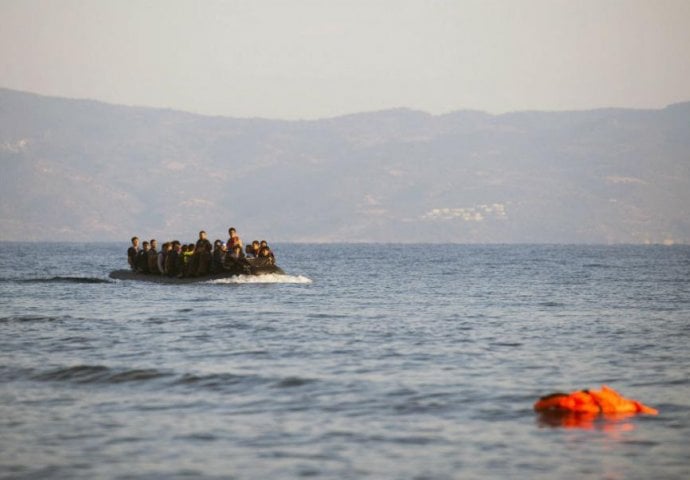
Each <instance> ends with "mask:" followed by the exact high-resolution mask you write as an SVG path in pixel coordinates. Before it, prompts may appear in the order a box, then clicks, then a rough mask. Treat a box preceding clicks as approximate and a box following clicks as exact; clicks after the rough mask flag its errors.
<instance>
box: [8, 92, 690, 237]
mask: <svg viewBox="0 0 690 480" xmlns="http://www.w3.org/2000/svg"><path fill="white" fill-rule="evenodd" d="M689 152H690V103H682V104H675V105H671V106H669V107H667V108H664V109H659V110H625V109H603V110H593V111H582V112H559V113H542V112H521V113H512V114H503V115H490V114H486V113H482V112H476V111H458V112H454V113H450V114H446V115H440V116H432V115H429V114H427V113H424V112H419V111H414V110H406V109H396V110H386V111H381V112H374V113H365V114H357V115H349V116H343V117H337V118H332V119H327V120H319V121H275V120H248V119H244V120H243V119H233V118H224V117H208V116H200V115H194V114H189V113H183V112H178V111H172V110H156V109H149V108H132V107H121V106H112V105H106V104H103V103H99V102H93V101H83V100H82V101H78V100H65V99H60V98H47V97H40V96H37V95H32V94H26V93H21V92H16V91H12V90H5V89H0V168H2V175H1V176H0V224H2V229H0V240H26V239H30V240H113V239H119V240H123V241H125V242H126V239H127V238H128V237H129V236H130V235H134V234H137V235H139V236H142V237H145V238H150V237H157V238H159V239H171V238H178V239H181V240H193V239H194V238H195V237H196V232H197V231H198V230H199V229H202V228H203V229H205V230H207V231H208V232H209V234H210V235H211V237H212V238H224V237H225V235H226V232H227V228H228V227H229V226H230V225H234V226H236V227H238V229H239V230H240V232H241V234H242V235H243V236H244V239H245V240H251V239H253V238H266V239H268V240H270V241H312V242H358V241H376V242H482V243H484V242H490V243H509V242H523V243H532V242H549V243H583V242H584V243H650V242H651V243H690V153H689Z"/></svg>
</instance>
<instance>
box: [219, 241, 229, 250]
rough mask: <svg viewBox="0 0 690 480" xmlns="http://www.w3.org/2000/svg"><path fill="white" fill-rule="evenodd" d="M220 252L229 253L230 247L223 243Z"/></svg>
mask: <svg viewBox="0 0 690 480" xmlns="http://www.w3.org/2000/svg"><path fill="white" fill-rule="evenodd" d="M220 251H221V252H227V251H228V246H227V245H226V244H224V243H222V242H221V244H220Z"/></svg>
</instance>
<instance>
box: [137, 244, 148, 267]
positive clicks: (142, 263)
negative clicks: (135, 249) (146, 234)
mask: <svg viewBox="0 0 690 480" xmlns="http://www.w3.org/2000/svg"><path fill="white" fill-rule="evenodd" d="M142 247H143V249H142V250H139V253H137V260H136V262H137V270H138V271H140V272H141V273H149V250H150V248H149V242H147V241H144V243H143V244H142Z"/></svg>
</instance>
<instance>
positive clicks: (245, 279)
mask: <svg viewBox="0 0 690 480" xmlns="http://www.w3.org/2000/svg"><path fill="white" fill-rule="evenodd" d="M208 283H215V284H225V283H228V284H230V283H232V284H239V283H302V284H304V283H311V279H310V278H307V277H305V276H303V275H278V274H275V273H269V274H266V275H235V276H233V277H228V278H219V279H217V280H209V281H208Z"/></svg>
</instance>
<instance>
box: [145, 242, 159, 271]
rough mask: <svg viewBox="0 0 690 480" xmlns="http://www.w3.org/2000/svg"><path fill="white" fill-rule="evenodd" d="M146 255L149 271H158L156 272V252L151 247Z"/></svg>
mask: <svg viewBox="0 0 690 480" xmlns="http://www.w3.org/2000/svg"><path fill="white" fill-rule="evenodd" d="M147 255H148V257H147V258H146V261H147V263H148V266H149V273H159V272H158V252H157V251H155V250H154V249H153V248H152V249H151V250H149V251H148V252H147Z"/></svg>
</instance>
